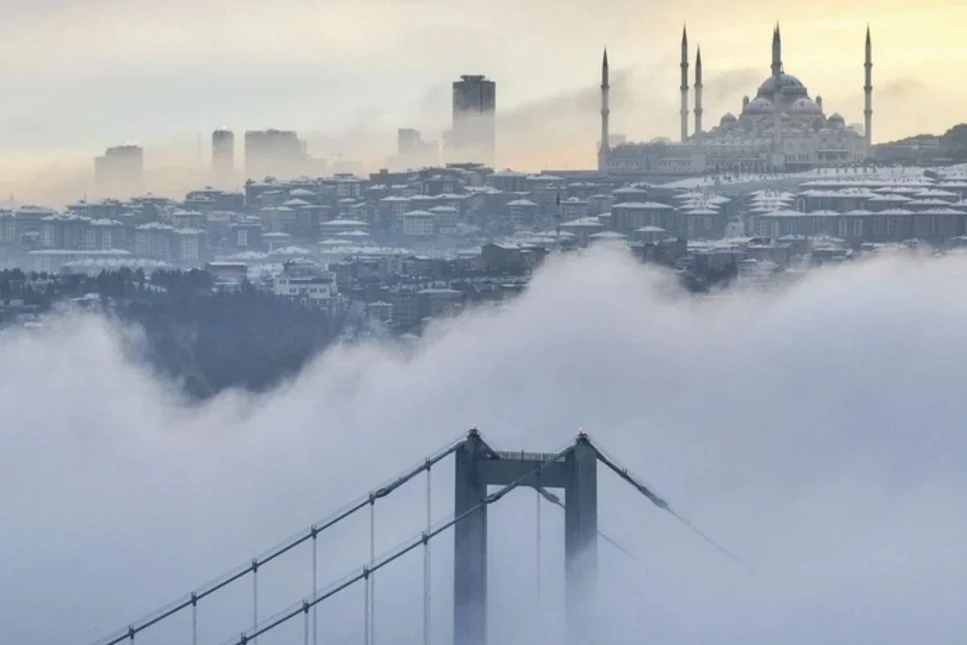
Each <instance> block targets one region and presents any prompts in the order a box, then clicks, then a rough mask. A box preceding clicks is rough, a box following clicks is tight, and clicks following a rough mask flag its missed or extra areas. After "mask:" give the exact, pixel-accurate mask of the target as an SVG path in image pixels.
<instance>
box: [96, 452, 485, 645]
mask: <svg viewBox="0 0 967 645" xmlns="http://www.w3.org/2000/svg"><path fill="white" fill-rule="evenodd" d="M465 441H466V436H465V435H461V436H460V437H459V438H457V439H454V440H453V441H451V442H449V443H447V444H446V445H445V446H444V447H443V448H440V449H439V450H437V451H436V452H435V453H433V454H431V456H429V457H427V458H426V459H424V461H423V462H422V463H421V464H420V465H419V466H416V467H413V468H411V469H409V470H407V471H406V472H404V473H403V474H402V475H400V476H398V477H396V478H394V479H392V480H390V481H389V483H387V484H385V485H383V486H381V487H379V488H377V489H376V490H375V491H374V493H372V494H374V495H375V496H376V497H377V498H380V497H386V496H387V495H389V494H391V493H392V492H394V491H395V490H396V489H398V488H399V487H401V486H403V485H404V484H406V483H407V482H408V481H410V480H411V479H413V478H414V477H416V476H417V475H419V474H420V473H421V472H423V471H424V470H426V469H427V468H429V467H430V466H433V465H435V464H437V463H439V462H440V461H443V460H444V459H446V458H447V457H449V456H450V455H452V454H453V453H454V452H456V451H457V450H459V448H460V446H462V445H463V444H464V442H465ZM369 497H370V495H369V494H367V495H365V496H363V497H361V498H357V500H355V501H354V502H351V503H350V504H348V505H347V506H344V507H343V508H341V509H339V510H338V511H336V512H334V513H332V514H331V515H329V516H328V517H327V518H325V519H324V520H322V521H320V522H317V523H316V524H315V525H313V528H309V529H305V530H303V531H301V532H300V533H298V534H297V535H296V536H295V537H292V538H290V539H288V540H285V541H284V542H282V543H280V544H279V545H277V546H276V547H273V548H272V549H270V550H268V551H266V552H264V553H262V554H261V555H259V556H258V557H257V558H255V559H253V560H251V562H255V561H257V562H258V563H259V566H264V565H266V564H268V563H269V562H271V561H273V560H275V559H276V558H278V557H280V556H282V555H284V554H286V553H288V552H289V551H291V550H292V549H294V548H296V547H297V546H299V545H300V544H303V543H304V542H307V541H309V540H312V539H313V535H314V534H318V533H322V532H324V531H326V530H327V529H329V528H331V527H333V526H335V525H336V524H339V523H340V522H342V521H343V520H345V519H347V518H348V517H350V516H352V515H355V514H356V513H357V512H359V511H361V510H362V509H363V508H365V507H366V506H367V505H368V504H369V503H370V501H369ZM251 562H250V563H249V564H246V565H242V566H240V567H237V568H235V569H233V570H232V571H230V572H228V573H225V574H223V575H221V576H219V577H217V578H215V579H214V580H211V581H210V582H208V583H206V584H204V585H202V586H200V587H197V588H196V589H195V591H194V603H195V604H197V603H198V602H200V601H201V600H202V599H204V598H207V597H208V596H210V595H212V594H213V593H215V592H217V591H219V590H221V589H223V588H225V587H227V586H229V585H230V584H232V583H234V582H237V581H238V580H240V579H242V578H244V577H245V576H246V575H248V574H249V573H253V569H252V564H251ZM192 602H193V600H192V596H191V595H185V596H182V597H181V598H179V599H177V600H175V601H174V602H171V603H169V604H167V605H165V606H164V607H162V608H160V609H157V610H155V611H153V612H151V613H149V614H147V615H145V616H143V617H142V618H141V619H140V620H137V621H135V622H134V623H132V624H131V625H129V626H128V627H126V628H124V629H123V630H121V631H119V632H115V633H114V634H111V635H109V636H107V637H105V638H102V639H100V640H98V641H97V642H96V643H95V645H119V644H120V643H122V642H123V641H125V640H131V639H132V635H133V634H138V633H140V632H142V631H144V630H146V629H148V628H150V627H152V626H154V625H156V624H158V623H160V622H161V621H164V620H167V619H168V618H170V617H171V616H174V615H175V614H177V613H179V612H181V611H183V610H185V609H188V608H190V607H191V606H192Z"/></svg>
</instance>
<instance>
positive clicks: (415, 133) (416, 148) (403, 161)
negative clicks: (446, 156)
mask: <svg viewBox="0 0 967 645" xmlns="http://www.w3.org/2000/svg"><path fill="white" fill-rule="evenodd" d="M396 154H397V157H396V160H395V162H396V163H395V165H396V166H399V167H400V168H417V167H423V166H435V165H437V164H439V163H440V159H439V152H438V148H437V145H436V144H435V143H431V142H427V141H424V140H423V134H422V133H421V132H420V131H419V130H413V129H412V128H400V129H399V130H398V131H397V153H396Z"/></svg>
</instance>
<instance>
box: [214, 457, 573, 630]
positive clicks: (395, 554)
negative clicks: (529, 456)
mask: <svg viewBox="0 0 967 645" xmlns="http://www.w3.org/2000/svg"><path fill="white" fill-rule="evenodd" d="M573 449H574V444H573V443H571V444H569V445H568V446H567V447H566V448H564V449H562V450H560V451H559V452H556V453H554V454H551V455H549V456H548V458H547V459H545V460H544V461H541V462H540V463H538V464H537V466H536V467H535V468H534V469H533V470H532V471H530V472H528V473H526V474H525V475H523V476H521V477H520V478H518V479H516V480H514V481H513V482H511V483H509V484H507V485H506V486H504V487H502V488H500V489H498V490H496V491H494V492H493V493H489V494H488V495H487V496H486V497H484V499H483V500H482V501H481V502H480V503H478V504H476V505H475V506H474V507H473V508H470V509H467V510H466V511H464V512H463V513H460V515H457V516H456V517H452V518H451V519H449V520H447V521H446V522H444V523H443V524H441V525H439V526H437V527H436V528H434V529H432V530H431V531H429V532H425V533H422V534H420V536H419V537H417V538H415V539H412V540H411V541H410V542H409V543H406V544H404V545H403V546H401V547H400V548H398V549H396V550H394V551H392V552H390V553H389V554H387V555H385V556H383V557H382V558H378V559H377V560H376V562H375V564H374V565H373V566H372V567H368V566H364V567H363V568H362V571H360V572H359V573H357V574H355V575H353V576H351V577H348V578H346V579H344V580H343V581H342V582H339V583H338V584H336V585H335V586H333V587H331V588H330V589H329V590H328V591H325V592H324V593H322V594H321V595H319V596H318V597H316V598H314V599H312V600H311V601H308V603H309V606H310V607H311V606H312V605H314V604H318V603H321V602H323V601H325V600H327V599H329V598H331V597H332V596H334V595H336V594H337V593H339V592H341V591H343V590H345V589H347V588H348V587H351V586H352V585H354V584H356V583H357V582H359V581H360V580H365V579H367V578H369V577H370V576H371V575H372V574H374V573H375V572H376V571H379V570H380V569H382V568H383V567H385V566H388V565H390V564H392V563H393V562H395V561H396V560H398V559H400V558H402V557H403V556H404V555H406V554H407V553H409V552H410V551H412V550H414V549H416V548H418V547H420V546H421V545H422V544H423V543H424V542H426V541H429V540H431V539H433V538H434V537H436V536H437V535H440V534H441V533H443V532H444V531H446V530H448V529H450V528H451V527H453V526H454V525H455V524H457V523H458V522H461V521H463V520H464V519H466V518H467V517H470V516H471V515H473V514H474V513H477V512H478V511H480V510H481V509H483V508H485V507H486V506H489V505H491V504H495V503H497V502H499V501H500V500H501V499H503V498H504V496H505V495H507V494H508V493H510V492H512V491H514V490H516V489H517V488H520V486H522V485H523V484H524V482H526V481H527V480H528V479H530V478H531V477H534V476H535V475H537V474H538V473H540V472H541V471H542V470H544V468H546V467H547V466H548V465H550V464H552V463H554V462H556V461H559V460H560V459H563V458H564V457H566V456H567V455H568V454H569V453H570V452H571V451H572V450H573ZM303 606H304V605H303V604H301V603H300V604H298V605H295V606H294V607H295V608H294V609H292V608H290V609H288V610H283V611H282V612H279V613H278V614H276V615H275V616H274V617H273V618H271V619H268V620H267V622H266V624H264V625H262V626H261V627H258V628H257V629H256V630H255V631H253V632H252V634H251V635H247V634H242V635H241V636H240V637H239V638H233V639H230V640H228V641H225V642H224V644H223V645H234V644H238V645H245V644H246V643H247V642H248V641H250V640H252V638H254V637H256V636H258V635H261V634H264V633H266V632H268V631H271V630H273V629H275V628H276V627H278V626H279V625H281V624H283V623H285V622H287V621H289V620H291V619H292V618H294V617H295V616H298V615H299V613H300V612H301V611H302V610H303ZM368 606H369V604H368V603H366V607H368Z"/></svg>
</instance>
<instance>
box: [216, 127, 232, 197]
mask: <svg viewBox="0 0 967 645" xmlns="http://www.w3.org/2000/svg"><path fill="white" fill-rule="evenodd" d="M212 180H213V181H214V182H215V185H217V186H218V187H219V188H228V187H231V186H232V185H233V184H234V183H235V134H234V133H233V132H232V131H231V130H229V129H227V128H220V129H218V130H215V132H213V133H212Z"/></svg>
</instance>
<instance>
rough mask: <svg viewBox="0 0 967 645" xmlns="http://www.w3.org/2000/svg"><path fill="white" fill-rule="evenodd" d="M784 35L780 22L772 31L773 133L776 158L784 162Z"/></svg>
mask: <svg viewBox="0 0 967 645" xmlns="http://www.w3.org/2000/svg"><path fill="white" fill-rule="evenodd" d="M781 75H782V36H781V35H780V33H779V23H778V22H777V23H776V28H775V30H774V31H773V32H772V129H773V132H772V135H773V147H774V152H775V155H776V157H775V160H776V161H777V162H779V163H783V161H782V158H781V154H782V79H781V78H780V77H781Z"/></svg>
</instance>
